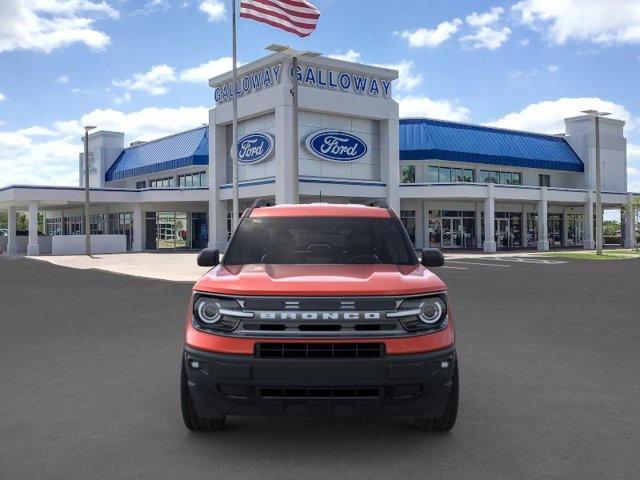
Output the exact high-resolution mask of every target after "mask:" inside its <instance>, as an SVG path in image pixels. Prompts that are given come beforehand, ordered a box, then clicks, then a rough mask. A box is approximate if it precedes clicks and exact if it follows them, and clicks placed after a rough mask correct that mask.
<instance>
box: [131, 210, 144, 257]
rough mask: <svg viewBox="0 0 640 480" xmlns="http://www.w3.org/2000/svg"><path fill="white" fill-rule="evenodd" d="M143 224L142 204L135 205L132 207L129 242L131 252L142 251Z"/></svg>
mask: <svg viewBox="0 0 640 480" xmlns="http://www.w3.org/2000/svg"><path fill="white" fill-rule="evenodd" d="M143 222H144V215H143V212H142V204H140V203H135V204H134V205H133V241H132V242H131V250H132V251H134V252H141V251H142V232H143V230H142V227H143V225H142V224H143Z"/></svg>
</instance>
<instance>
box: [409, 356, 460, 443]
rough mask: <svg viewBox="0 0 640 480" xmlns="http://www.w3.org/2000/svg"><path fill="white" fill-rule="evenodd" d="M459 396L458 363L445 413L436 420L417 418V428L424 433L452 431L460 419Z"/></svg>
mask: <svg viewBox="0 0 640 480" xmlns="http://www.w3.org/2000/svg"><path fill="white" fill-rule="evenodd" d="M459 396H460V383H459V379H458V363H457V362H456V366H455V369H454V371H453V383H452V385H451V391H450V392H449V398H448V399H447V405H446V406H445V408H444V413H443V414H442V416H440V417H436V418H425V417H416V428H417V429H418V430H422V431H423V432H447V431H449V430H451V429H452V428H453V426H454V425H455V424H456V418H457V417H458V399H459Z"/></svg>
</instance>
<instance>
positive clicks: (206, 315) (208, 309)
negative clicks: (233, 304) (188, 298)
mask: <svg viewBox="0 0 640 480" xmlns="http://www.w3.org/2000/svg"><path fill="white" fill-rule="evenodd" d="M195 309H196V312H197V313H198V319H199V320H200V321H201V322H202V323H206V324H207V325H211V324H214V323H216V322H217V321H218V320H220V318H222V316H221V315H220V305H219V304H218V303H217V302H216V301H215V300H214V299H212V298H207V297H202V298H201V299H200V300H198V301H197V302H196V305H195Z"/></svg>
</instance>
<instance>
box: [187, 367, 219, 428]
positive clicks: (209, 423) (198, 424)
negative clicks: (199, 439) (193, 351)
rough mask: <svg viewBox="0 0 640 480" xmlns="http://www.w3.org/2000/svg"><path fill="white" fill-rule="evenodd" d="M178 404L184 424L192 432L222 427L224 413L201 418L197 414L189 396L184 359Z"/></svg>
mask: <svg viewBox="0 0 640 480" xmlns="http://www.w3.org/2000/svg"><path fill="white" fill-rule="evenodd" d="M180 404H181V406H182V419H183V420H184V426H185V427H187V428H188V429H189V430H191V431H192V432H213V431H216V430H222V429H223V428H224V424H225V421H226V417H225V416H224V415H222V416H221V417H219V418H202V417H201V416H200V415H198V412H197V411H196V407H195V405H194V404H193V399H192V398H191V393H190V392H189V385H188V380H187V371H186V369H185V365H184V360H183V361H182V371H181V373H180Z"/></svg>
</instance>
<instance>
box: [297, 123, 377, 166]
mask: <svg viewBox="0 0 640 480" xmlns="http://www.w3.org/2000/svg"><path fill="white" fill-rule="evenodd" d="M306 144H307V149H308V150H309V151H310V152H311V153H312V154H313V155H315V156H316V157H318V158H322V159H323V160H330V161H332V162H353V161H354V160H358V159H359V158H362V157H364V156H365V155H366V153H367V144H366V143H364V141H362V140H361V139H360V138H358V137H356V136H355V135H351V134H350V133H346V132H338V131H335V130H328V131H323V132H316V133H313V134H311V135H309V137H307V141H306Z"/></svg>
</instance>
